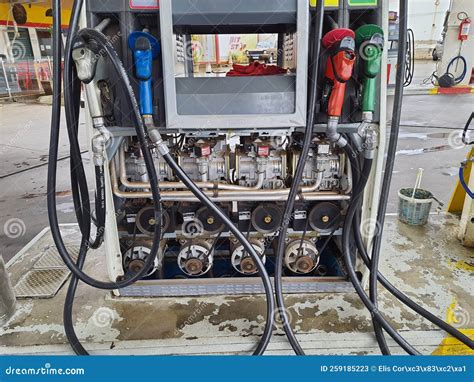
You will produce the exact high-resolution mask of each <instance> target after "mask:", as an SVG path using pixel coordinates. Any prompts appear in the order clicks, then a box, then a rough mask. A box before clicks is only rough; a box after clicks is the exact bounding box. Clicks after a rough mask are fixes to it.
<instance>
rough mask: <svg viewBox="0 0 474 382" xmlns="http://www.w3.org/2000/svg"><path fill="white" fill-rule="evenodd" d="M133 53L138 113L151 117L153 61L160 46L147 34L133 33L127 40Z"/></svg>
mask: <svg viewBox="0 0 474 382" xmlns="http://www.w3.org/2000/svg"><path fill="white" fill-rule="evenodd" d="M128 46H129V48H130V49H131V50H132V52H133V60H134V64H135V77H136V78H137V79H138V80H139V83H140V112H141V114H142V115H143V116H152V115H153V60H154V59H155V58H157V57H158V54H159V52H160V45H159V43H158V41H157V40H156V38H155V37H153V36H152V35H151V34H149V33H147V32H133V33H131V34H130V36H129V38H128Z"/></svg>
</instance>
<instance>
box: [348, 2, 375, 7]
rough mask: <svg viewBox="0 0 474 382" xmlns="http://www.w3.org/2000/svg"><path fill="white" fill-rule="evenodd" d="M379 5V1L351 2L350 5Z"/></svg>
mask: <svg viewBox="0 0 474 382" xmlns="http://www.w3.org/2000/svg"><path fill="white" fill-rule="evenodd" d="M377 4H378V0H349V5H352V6H356V7H357V6H359V7H360V6H364V5H365V6H376V5H377Z"/></svg>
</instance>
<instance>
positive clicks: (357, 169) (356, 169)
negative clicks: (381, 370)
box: [344, 136, 390, 355]
mask: <svg viewBox="0 0 474 382" xmlns="http://www.w3.org/2000/svg"><path fill="white" fill-rule="evenodd" d="M346 139H347V140H348V142H349V143H350V144H349V145H346V146H345V147H344V151H345V153H346V155H347V157H348V158H349V161H350V164H351V168H352V183H353V187H354V189H357V188H358V187H359V186H358V185H359V181H360V176H361V163H360V160H359V156H358V154H357V152H356V150H355V149H354V146H355V143H354V141H353V140H352V139H351V138H350V137H349V136H347V137H346ZM361 206H362V200H360V201H359V202H358V205H357V209H356V212H355V214H354V221H357V222H358V224H357V223H355V224H353V226H352V227H353V231H354V232H355V231H358V233H359V236H360V216H361V211H360V209H361ZM354 235H355V233H354ZM351 260H352V264H353V266H354V267H355V266H356V261H357V252H356V251H355V250H352V251H351ZM370 300H371V301H372V303H373V304H377V300H376V299H373V297H372V296H370ZM374 332H375V338H376V339H377V343H378V345H379V347H380V350H381V352H382V354H383V355H390V349H389V347H388V344H387V341H386V340H385V337H384V335H383V331H382V329H381V327H380V325H374Z"/></svg>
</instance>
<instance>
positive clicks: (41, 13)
mask: <svg viewBox="0 0 474 382" xmlns="http://www.w3.org/2000/svg"><path fill="white" fill-rule="evenodd" d="M23 6H24V7H25V9H26V12H27V15H28V20H27V23H26V24H25V25H18V26H19V27H22V26H24V27H46V28H47V27H49V26H51V25H52V23H53V18H52V17H47V16H46V11H47V10H48V9H49V8H50V7H49V6H47V5H46V4H42V5H35V4H23ZM70 16H71V9H70V8H66V7H63V9H62V25H63V27H67V25H69V18H70ZM7 23H8V24H9V25H13V16H12V14H11V10H10V5H9V4H5V3H0V25H7Z"/></svg>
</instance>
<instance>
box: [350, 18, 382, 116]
mask: <svg viewBox="0 0 474 382" xmlns="http://www.w3.org/2000/svg"><path fill="white" fill-rule="evenodd" d="M356 44H357V47H358V49H359V54H360V58H361V61H362V63H363V74H364V80H363V88H362V112H363V113H364V114H367V113H373V112H374V111H375V101H376V99H377V77H378V76H379V75H380V72H381V70H382V50H383V46H384V34H383V30H382V28H380V27H379V26H378V25H375V24H366V25H363V26H361V27H360V28H358V29H357V30H356Z"/></svg>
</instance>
